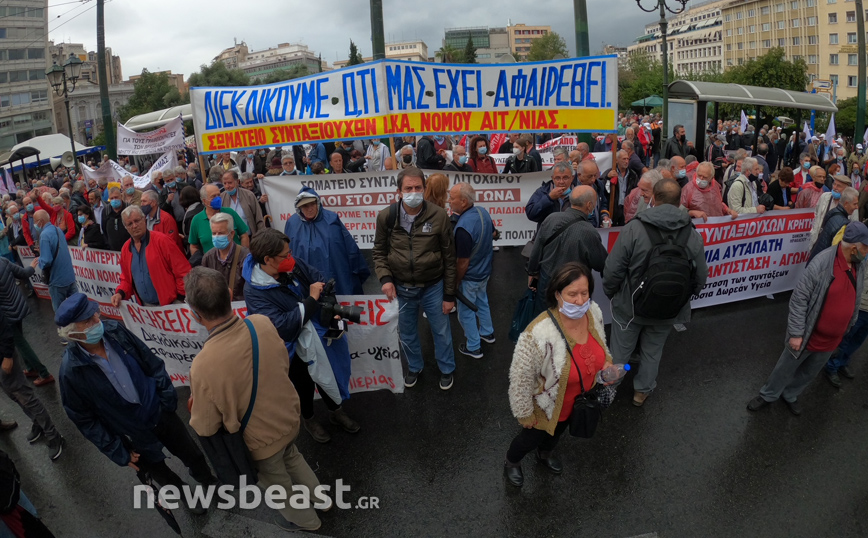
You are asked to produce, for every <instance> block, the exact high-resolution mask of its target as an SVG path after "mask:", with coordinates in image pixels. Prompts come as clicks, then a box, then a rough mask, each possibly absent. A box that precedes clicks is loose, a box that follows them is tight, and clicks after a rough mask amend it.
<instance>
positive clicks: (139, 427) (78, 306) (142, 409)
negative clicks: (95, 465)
mask: <svg viewBox="0 0 868 538" xmlns="http://www.w3.org/2000/svg"><path fill="white" fill-rule="evenodd" d="M54 321H55V323H57V325H58V326H59V327H61V331H60V332H61V335H62V336H64V337H66V338H68V339H69V340H70V346H69V347H68V348H67V349H66V352H65V353H64V355H63V362H62V363H61V365H60V375H59V378H60V396H61V398H62V400H63V408H64V410H66V414H67V415H68V416H69V418H70V420H72V421H73V422H74V423H75V425H76V426H77V427H78V429H79V431H81V433H82V435H84V436H85V437H86V438H87V439H88V440H89V441H90V442H91V443H93V444H94V445H95V446H96V447H97V448H98V449H99V450H100V452H102V453H103V454H105V455H106V457H108V458H109V459H110V460H112V461H113V462H115V463H116V464H117V465H120V466H121V467H127V466H129V467H132V468H133V469H134V470H135V471H136V472H139V471H142V472H145V473H149V474H150V475H151V477H152V478H153V479H154V480H155V481H156V482H157V483H158V484H159V485H160V486H166V485H169V484H171V485H174V486H176V487H178V488H181V487H182V486H183V485H184V481H183V480H181V478H180V477H179V476H178V475H177V474H175V472H174V471H172V470H171V469H169V467H168V466H167V465H166V462H165V459H166V456H165V455H164V454H163V447H166V448H168V449H169V452H171V453H172V454H174V455H175V456H177V457H178V458H179V459H180V460H181V461H182V462H184V465H186V466H187V469H188V470H189V471H190V475H191V476H192V477H193V478H194V479H195V480H196V481H197V482H199V483H200V484H206V485H207V484H211V483H213V482H215V479H214V477H213V475H212V474H211V470H210V469H209V468H208V462H207V461H205V456H204V455H203V454H202V451H201V450H200V449H199V447H198V445H196V442H195V441H193V438H192V437H191V436H190V433H189V432H188V431H187V428H186V426H184V423H183V422H182V421H181V419H180V418H179V417H178V415H177V414H176V412H175V410H176V408H177V407H178V395H177V393H176V392H175V387H173V386H172V380H171V379H170V378H169V375H168V374H167V373H166V365H165V364H164V363H163V361H162V360H160V358H159V357H157V356H156V355H154V353H153V352H151V350H150V348H148V346H147V345H145V343H144V342H142V341H141V340H139V339H138V338H136V337H135V335H133V333H131V332H130V331H129V330H127V329H126V328H125V327H124V326H123V325H121V324H119V323H117V322H115V321H100V317H99V305H98V304H97V303H96V302H94V301H91V300H89V299H88V298H87V296H86V295H85V294H83V293H76V294H74V295H72V296H71V297H69V298H68V299H67V300H65V301H64V302H63V303H62V304H61V305H60V307H59V308H58V309H57V312H56V313H55V316H54ZM190 508H191V510H192V511H193V512H195V513H202V512H204V509H202V508H199V509H196V508H193V507H190Z"/></svg>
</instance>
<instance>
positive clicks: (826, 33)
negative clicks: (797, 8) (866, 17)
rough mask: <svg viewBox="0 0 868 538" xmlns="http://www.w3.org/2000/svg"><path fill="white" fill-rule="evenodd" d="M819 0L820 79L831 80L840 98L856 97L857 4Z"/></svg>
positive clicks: (848, 1) (835, 0)
mask: <svg viewBox="0 0 868 538" xmlns="http://www.w3.org/2000/svg"><path fill="white" fill-rule="evenodd" d="M817 1H818V2H819V3H820V5H819V6H818V7H819V16H818V18H819V28H820V35H819V40H820V47H819V53H818V54H819V61H820V71H819V75H820V79H822V80H830V81H831V82H832V85H833V86H835V92H834V94H835V95H836V97H837V98H838V99H847V98H850V97H856V88H857V86H858V80H859V79H858V72H857V70H858V61H859V55H858V52H859V51H858V49H857V47H858V45H857V38H858V35H857V33H856V15H857V14H856V4H855V2H852V1H850V0H846V1H845V0H817ZM864 53H865V52H864V51H863V54H864Z"/></svg>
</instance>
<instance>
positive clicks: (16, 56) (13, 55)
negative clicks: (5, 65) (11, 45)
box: [7, 49, 27, 60]
mask: <svg viewBox="0 0 868 538" xmlns="http://www.w3.org/2000/svg"><path fill="white" fill-rule="evenodd" d="M26 52H27V49H8V50H7V54H8V55H9V60H23V59H24V55H25V53H26Z"/></svg>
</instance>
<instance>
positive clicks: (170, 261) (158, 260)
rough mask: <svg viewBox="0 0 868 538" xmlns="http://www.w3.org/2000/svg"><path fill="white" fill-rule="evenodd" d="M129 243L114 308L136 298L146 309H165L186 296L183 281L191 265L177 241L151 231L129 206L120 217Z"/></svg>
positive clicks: (136, 208)
mask: <svg viewBox="0 0 868 538" xmlns="http://www.w3.org/2000/svg"><path fill="white" fill-rule="evenodd" d="M121 218H122V219H123V222H124V226H125V227H126V229H127V231H128V232H129V233H130V239H129V240H127V242H126V243H125V244H124V246H123V248H122V249H121V262H120V266H121V282H120V284H119V285H118V287H117V290H115V294H114V295H112V298H111V301H112V305H114V306H116V307H117V306H120V304H121V301H122V300H124V299H129V298H130V297H133V296H136V297H137V298H138V300H139V302H140V303H141V304H143V305H145V306H165V305H168V304H172V303H174V302H179V298H181V297H183V296H184V277H185V276H187V273H189V272H190V262H188V261H187V258H185V257H184V253H183V252H181V249H180V248H178V245H177V244H176V243H175V240H174V239H173V238H171V237H169V236H167V235H165V234H162V233H160V232H157V231H149V230H148V225H147V221H146V219H145V214H144V213H143V212H142V208H141V207H139V206H135V205H132V206H129V207H127V208H126V209H124V211H123V213H121Z"/></svg>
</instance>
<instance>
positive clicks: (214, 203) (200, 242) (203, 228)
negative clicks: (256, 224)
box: [187, 183, 250, 254]
mask: <svg viewBox="0 0 868 538" xmlns="http://www.w3.org/2000/svg"><path fill="white" fill-rule="evenodd" d="M199 196H200V197H201V200H202V205H204V206H205V211H202V212H200V213H198V214H197V215H196V216H195V217H193V220H191V221H190V235H189V237H188V238H187V242H188V243H190V252H191V253H196V252H198V251H202V254H206V253H207V252H208V251H209V250H211V249H212V248H214V243H213V242H212V240H211V224H210V222H209V219H210V218H211V217H213V216H214V215H216V214H217V213H228V214H229V215H230V216H231V217H232V219H233V222H234V223H235V232H236V233H235V239H234V241H235V243H237V244H239V245H244V246H245V247H249V246H250V228H248V227H247V225H246V224H244V219H242V218H241V216H240V215H238V213H236V212H235V211H234V210H233V209H232V208H231V207H223V200H222V199H221V198H220V189H219V188H217V186H216V185H213V184H210V183H209V184H206V185H203V186H202V188H201V189H199Z"/></svg>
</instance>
